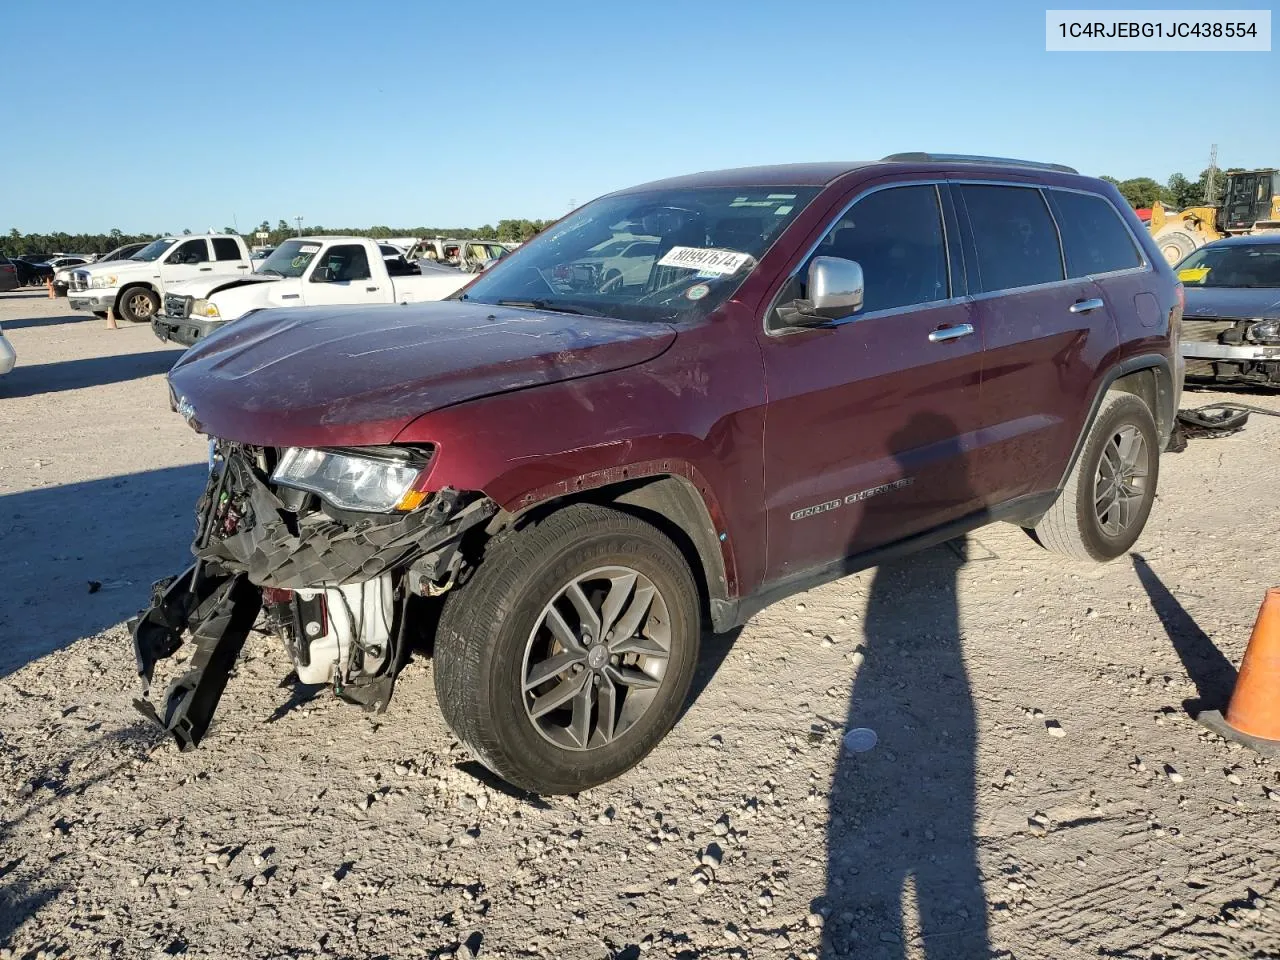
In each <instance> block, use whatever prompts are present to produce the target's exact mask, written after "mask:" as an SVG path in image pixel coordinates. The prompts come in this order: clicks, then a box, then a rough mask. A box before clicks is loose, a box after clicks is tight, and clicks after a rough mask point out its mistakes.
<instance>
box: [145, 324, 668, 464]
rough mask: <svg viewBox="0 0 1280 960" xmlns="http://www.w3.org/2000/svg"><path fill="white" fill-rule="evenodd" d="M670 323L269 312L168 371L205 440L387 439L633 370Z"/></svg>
mask: <svg viewBox="0 0 1280 960" xmlns="http://www.w3.org/2000/svg"><path fill="white" fill-rule="evenodd" d="M675 337H676V333H675V330H673V329H672V328H671V327H670V326H668V325H667V324H663V323H639V322H633V321H625V320H610V319H606V318H600V317H580V316H575V315H572V314H562V313H549V312H544V311H537V310H522V309H514V308H510V307H494V306H489V305H487V304H473V303H463V302H461V301H457V300H447V301H436V302H431V303H420V304H387V305H380V306H372V307H349V308H340V307H291V308H289V309H287V310H263V311H260V312H258V313H254V314H251V315H250V316H248V317H244V318H242V319H240V320H237V321H236V322H235V323H232V324H228V325H226V326H225V327H222V328H221V329H219V330H218V331H217V332H216V333H214V334H212V335H211V336H209V337H208V338H207V339H204V340H201V341H199V342H198V343H197V344H196V345H195V346H194V347H192V348H191V349H190V350H188V351H187V352H186V353H185V354H183V355H182V357H181V359H179V360H178V362H177V364H176V365H175V366H174V368H173V369H172V370H171V371H170V373H169V383H170V388H171V390H172V392H173V402H174V404H175V406H177V407H179V408H180V409H181V410H182V413H183V416H184V417H186V418H187V421H188V422H189V423H191V424H192V426H194V427H195V428H196V429H197V430H199V431H200V432H201V433H206V434H208V435H210V436H214V437H221V438H224V439H228V440H237V441H240V442H242V443H251V444H258V445H262V446H300V447H306V446H365V445H370V444H384V443H391V442H392V441H393V440H394V439H395V437H396V435H397V434H399V433H400V431H401V430H403V429H404V428H405V427H406V426H408V425H409V423H410V422H412V421H413V420H415V419H416V418H418V417H420V416H421V415H422V414H424V413H429V412H431V411H433V410H439V409H440V408H442V407H447V406H451V405H452V404H456V403H461V402H463V401H465V400H474V399H477V398H479V397H484V396H489V395H492V394H497V393H505V392H507V391H510V390H520V389H523V388H526V387H534V386H539V385H542V384H549V383H556V382H559V381H562V380H571V379H575V378H578V377H588V376H592V375H594V374H599V373H607V372H609V371H611V370H620V369H622V368H624V367H629V366H634V365H635V364H638V363H643V362H644V361H646V360H649V359H652V358H653V357H656V356H658V355H659V354H661V353H662V352H663V351H664V350H666V349H667V347H669V346H670V345H671V343H672V342H673V341H674V340H675Z"/></svg>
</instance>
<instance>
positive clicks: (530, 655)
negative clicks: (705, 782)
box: [435, 504, 700, 794]
mask: <svg viewBox="0 0 1280 960" xmlns="http://www.w3.org/2000/svg"><path fill="white" fill-rule="evenodd" d="M699 613H700V608H699V601H698V592H697V588H696V586H695V584H694V580H693V575H692V574H691V573H690V570H689V566H688V564H687V563H686V562H685V559H684V556H683V555H682V554H681V552H680V550H679V549H678V548H677V547H676V545H675V544H674V543H672V542H671V540H670V539H669V538H668V537H666V536H665V535H664V534H663V533H661V532H660V531H659V530H657V529H655V528H654V527H652V526H650V525H649V524H647V523H644V522H643V521H641V520H639V519H637V518H635V517H633V516H631V515H629V514H626V513H622V512H620V511H617V510H612V509H609V508H606V507H600V506H594V505H588V504H577V505H574V506H570V507H567V508H565V509H563V510H560V511H558V512H556V513H553V514H551V515H550V516H548V517H546V518H545V519H543V520H541V521H540V522H538V523H537V524H536V525H533V526H530V527H527V528H525V529H521V530H509V531H506V532H505V533H503V534H500V535H499V536H498V537H496V538H495V539H494V540H493V541H491V542H490V543H489V544H488V545H487V547H486V548H485V556H484V560H483V562H482V563H481V564H480V566H479V567H478V568H477V570H476V573H475V576H474V577H472V579H471V580H470V581H469V582H467V583H466V584H464V585H463V586H461V587H459V588H455V589H454V590H453V591H450V593H449V594H448V595H447V596H446V598H445V604H444V609H443V610H442V612H441V616H440V624H439V628H438V630H437V632H436V643H435V687H436V695H437V698H438V700H439V702H440V708H441V711H442V712H443V714H444V718H445V720H446V721H447V722H448V724H449V726H450V727H451V728H452V729H453V731H454V733H456V734H457V735H458V737H459V738H460V739H461V740H462V741H463V742H465V743H466V744H467V746H468V747H470V748H471V750H472V751H473V752H474V753H475V754H476V756H477V757H478V758H479V759H480V760H481V762H483V763H484V765H485V766H487V767H488V768H489V769H490V770H492V771H493V772H494V773H496V774H497V775H498V776H500V777H502V778H503V779H505V780H507V781H509V782H511V783H512V784H515V785H516V786H518V787H521V788H523V789H525V790H529V791H532V792H534V793H541V794H557V793H575V792H577V791H580V790H585V789H587V788H589V787H593V786H596V785H598V784H601V783H604V782H605V781H607V780H611V779H613V778H614V777H617V776H619V775H620V774H622V773H623V772H624V771H626V770H628V769H629V768H630V767H632V766H634V765H635V764H636V763H638V762H639V761H640V760H641V759H643V758H644V756H645V755H646V754H647V753H648V752H649V751H650V750H652V749H653V748H654V746H656V745H657V743H658V742H659V741H660V740H661V739H662V738H663V737H664V736H665V735H666V734H667V732H668V731H669V730H670V729H671V727H672V726H673V725H674V724H675V721H676V718H677V717H678V716H679V713H680V709H681V707H682V706H683V705H684V700H685V697H686V696H687V695H688V691H689V683H690V681H691V680H692V678H693V671H694V667H695V665H696V662H697V655H698V641H699V629H700V615H699Z"/></svg>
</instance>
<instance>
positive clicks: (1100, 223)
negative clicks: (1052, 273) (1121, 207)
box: [1048, 190, 1142, 279]
mask: <svg viewBox="0 0 1280 960" xmlns="http://www.w3.org/2000/svg"><path fill="white" fill-rule="evenodd" d="M1048 196H1049V203H1050V205H1051V206H1052V207H1053V216H1054V219H1056V220H1057V221H1058V229H1059V230H1060V231H1061V232H1062V249H1063V252H1064V253H1065V254H1066V259H1067V276H1069V277H1072V278H1073V279H1074V278H1076V277H1087V276H1090V275H1091V274H1099V273H1111V272H1112V271H1113V270H1129V269H1132V268H1133V267H1139V266H1141V265H1142V257H1141V256H1140V255H1139V253H1138V248H1137V247H1136V246H1135V245H1134V242H1133V236H1132V234H1130V233H1129V230H1128V228H1127V227H1126V226H1125V225H1124V223H1123V222H1122V221H1121V219H1120V215H1119V214H1118V213H1116V209H1115V207H1113V206H1112V205H1111V204H1110V203H1109V202H1108V201H1107V200H1105V199H1104V198H1102V197H1099V196H1095V195H1093V194H1088V193H1074V192H1072V191H1069V190H1050V191H1048Z"/></svg>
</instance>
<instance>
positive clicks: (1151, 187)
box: [0, 167, 1244, 257]
mask: <svg viewBox="0 0 1280 960" xmlns="http://www.w3.org/2000/svg"><path fill="white" fill-rule="evenodd" d="M1243 169H1244V168H1243V167H1228V168H1227V170H1226V171H1222V170H1218V171H1216V173H1215V177H1214V187H1213V196H1212V197H1210V196H1208V189H1209V187H1208V185H1209V170H1207V169H1205V170H1202V171H1200V176H1199V177H1197V178H1196V179H1195V180H1191V179H1189V178H1188V177H1186V176H1185V175H1183V174H1181V173H1175V174H1174V175H1173V176H1171V177H1170V178H1169V179H1168V181H1167V182H1165V183H1163V184H1162V183H1160V182H1159V181H1158V180H1153V179H1152V178H1151V177H1133V178H1131V179H1129V180H1117V179H1116V178H1115V177H1108V176H1104V177H1102V179H1103V180H1106V181H1108V182H1110V183H1114V184H1115V185H1116V186H1117V187H1118V188H1119V190H1120V193H1121V194H1123V195H1124V198H1125V199H1126V200H1128V201H1129V203H1130V205H1132V206H1133V207H1135V208H1138V207H1150V206H1151V205H1152V204H1153V203H1155V202H1156V201H1157V200H1159V201H1160V202H1161V203H1163V204H1164V205H1165V206H1167V207H1175V208H1178V209H1183V208H1185V207H1198V206H1201V205H1203V204H1206V203H1208V204H1221V203H1222V200H1223V196H1224V194H1225V192H1226V187H1227V178H1226V177H1225V176H1224V173H1235V172H1236V171H1238V170H1243ZM553 222H554V221H552V220H499V221H498V223H497V226H493V225H492V224H488V223H486V224H485V225H484V226H482V227H405V228H397V227H386V226H376V227H322V226H320V225H319V224H314V223H304V224H303V227H302V232H303V233H304V234H307V235H312V236H324V235H329V236H338V235H343V236H354V237H370V238H372V239H375V240H385V239H387V238H388V237H454V238H456V239H458V240H481V239H483V240H503V241H508V242H509V241H524V240H528V239H529V238H530V237H532V236H534V235H535V234H538V233H540V232H541V231H542V230H544V229H546V228H547V227H548V226H549V225H550V224H552V223H553ZM182 232H183V233H191V232H192V231H191V230H183V231H182ZM222 232H223V233H228V234H234V233H237V232H238V231H237V230H235V229H234V228H233V227H223V228H222ZM258 233H265V234H267V238H266V240H261V239H259V238H258V237H257V236H256V234H258ZM297 233H298V229H297V227H296V226H293V225H291V224H290V223H289V221H287V220H277V221H276V225H275V227H274V228H273V227H272V226H271V223H270V221H267V220H263V221H262V223H260V224H259V225H258V227H257V228H256V229H255V230H252V231H250V232H249V233H247V234H245V235H244V237H245V240H246V241H248V242H249V243H250V245H255V244H260V243H265V244H266V245H268V246H278V245H279V244H280V243H282V242H283V241H285V240H287V239H289V237H292V236H296V235H297ZM158 236H161V234H158V233H145V234H126V233H122V232H121V231H119V230H111V231H110V232H108V233H20V232H19V231H18V229H17V228H16V227H15V228H13V229H11V230H10V231H9V232H8V234H6V235H4V236H0V256H6V257H18V256H22V255H23V254H33V253H53V252H55V251H57V252H66V253H93V254H98V255H101V254H104V253H107V252H108V251H110V250H114V249H115V248H116V247H118V246H120V245H121V244H123V243H139V242H143V241H147V240H154V239H155V238H156V237H158Z"/></svg>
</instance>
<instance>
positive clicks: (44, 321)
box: [0, 313, 98, 330]
mask: <svg viewBox="0 0 1280 960" xmlns="http://www.w3.org/2000/svg"><path fill="white" fill-rule="evenodd" d="M97 319H98V318H97V317H95V316H94V315H93V314H92V313H69V314H66V315H65V316H61V317H22V318H21V319H18V320H4V321H0V327H3V328H4V329H5V330H26V329H29V328H32V327H60V326H63V325H64V324H69V323H85V322H87V321H89V320H97Z"/></svg>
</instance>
